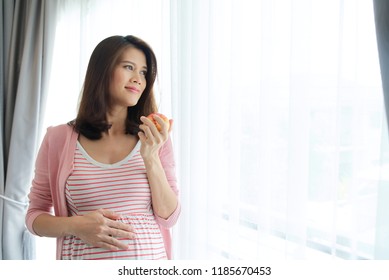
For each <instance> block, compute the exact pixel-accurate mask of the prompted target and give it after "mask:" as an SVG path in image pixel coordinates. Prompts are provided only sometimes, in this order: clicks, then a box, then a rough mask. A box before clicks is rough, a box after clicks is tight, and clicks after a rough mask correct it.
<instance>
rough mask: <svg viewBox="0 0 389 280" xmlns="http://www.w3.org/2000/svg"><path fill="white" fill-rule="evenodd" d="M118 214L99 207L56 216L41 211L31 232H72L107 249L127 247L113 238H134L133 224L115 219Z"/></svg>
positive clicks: (53, 235)
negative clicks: (88, 211) (76, 213)
mask: <svg viewBox="0 0 389 280" xmlns="http://www.w3.org/2000/svg"><path fill="white" fill-rule="evenodd" d="M119 218H120V215H119V214H117V213H115V212H113V211H110V210H106V209H99V210H96V211H93V212H90V213H88V214H86V215H84V216H72V217H56V216H52V215H50V214H47V213H43V214H41V215H39V216H38V217H36V218H35V220H34V222H33V224H32V226H33V229H34V232H35V233H36V234H38V235H40V236H46V237H64V236H67V235H74V236H77V237H78V238H80V239H82V240H83V241H84V242H86V243H87V244H89V245H92V246H97V247H101V248H105V249H108V250H119V249H123V250H125V249H128V245H127V244H125V243H122V242H120V241H119V240H118V239H117V238H118V237H124V238H130V239H134V238H135V233H134V232H133V230H134V229H133V227H132V226H130V225H127V224H124V223H122V222H118V221H116V220H117V219H119Z"/></svg>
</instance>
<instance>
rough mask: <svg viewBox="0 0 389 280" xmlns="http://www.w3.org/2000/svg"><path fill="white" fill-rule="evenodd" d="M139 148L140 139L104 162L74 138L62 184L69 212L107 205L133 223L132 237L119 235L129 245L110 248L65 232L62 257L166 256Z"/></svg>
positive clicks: (92, 209) (124, 219)
mask: <svg viewBox="0 0 389 280" xmlns="http://www.w3.org/2000/svg"><path fill="white" fill-rule="evenodd" d="M139 149H140V142H138V143H137V145H136V146H135V148H134V149H133V151H132V152H131V153H130V154H129V155H128V156H127V157H126V158H124V159H123V160H121V161H119V162H117V163H114V164H104V163H100V162H97V161H96V160H94V159H93V158H92V157H91V156H89V155H88V153H87V152H86V151H85V150H84V149H83V147H82V146H81V144H80V143H79V142H77V147H76V150H75V157H74V169H73V172H72V173H71V174H70V176H69V178H68V180H67V182H66V187H65V194H66V200H67V206H68V211H69V216H76V215H85V214H86V213H88V212H91V211H94V210H97V209H100V208H104V209H109V210H112V211H115V212H117V213H119V214H121V215H122V218H121V221H122V222H123V223H128V224H131V225H132V226H134V228H135V233H136V238H135V239H133V240H131V239H123V238H121V239H120V240H121V242H124V243H127V244H128V245H129V249H128V250H119V251H110V250H107V249H102V248H98V247H93V246H90V245H88V244H86V243H85V242H83V241H82V240H81V239H79V238H77V237H75V236H67V237H65V240H64V241H63V250H62V259H64V260H67V259H68V260H69V259H166V251H165V247H164V242H163V238H162V235H161V232H160V229H159V226H158V224H157V222H156V220H155V217H154V214H153V209H152V205H151V191H150V186H149V183H148V179H147V174H146V168H145V166H144V163H143V159H142V157H141V155H140V152H139Z"/></svg>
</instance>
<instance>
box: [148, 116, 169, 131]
mask: <svg viewBox="0 0 389 280" xmlns="http://www.w3.org/2000/svg"><path fill="white" fill-rule="evenodd" d="M154 115H158V116H159V117H160V118H161V119H162V120H163V121H164V122H165V123H166V125H167V129H168V130H169V126H170V122H169V119H168V117H166V116H165V115H164V114H161V113H151V114H150V115H148V116H147V118H148V119H150V120H151V121H153V123H154V124H155V126H156V127H157V129H158V131H161V130H162V127H161V126H160V124H159V123H158V122H157V121H156V120H155V119H154Z"/></svg>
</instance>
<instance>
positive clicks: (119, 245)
mask: <svg viewBox="0 0 389 280" xmlns="http://www.w3.org/2000/svg"><path fill="white" fill-rule="evenodd" d="M97 245H98V246H99V247H101V248H105V249H108V250H113V251H116V250H127V249H128V244H126V243H123V242H121V241H119V240H118V239H117V238H116V237H113V236H109V235H107V236H104V237H103V238H102V239H101V241H100V242H99V243H98V244H97Z"/></svg>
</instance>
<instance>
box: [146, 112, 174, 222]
mask: <svg viewBox="0 0 389 280" xmlns="http://www.w3.org/2000/svg"><path fill="white" fill-rule="evenodd" d="M155 119H156V121H157V122H158V123H159V124H160V125H161V128H162V129H161V132H159V131H158V129H157V128H156V126H155V125H154V124H153V122H152V121H151V120H149V119H148V118H146V117H141V121H142V122H143V124H142V125H140V129H141V130H142V132H139V134H138V135H139V139H140V141H141V143H142V146H141V150H140V152H141V155H142V158H143V161H144V163H145V167H146V172H147V177H148V180H149V185H150V189H151V199H152V204H153V210H154V213H155V214H156V215H158V216H159V217H161V218H163V219H168V218H169V217H170V216H171V215H172V214H173V213H174V212H175V210H176V209H177V206H178V199H177V194H176V192H175V191H174V190H173V189H172V186H170V184H169V182H168V179H167V177H166V173H165V170H164V168H163V165H162V163H161V159H160V156H159V152H160V149H161V148H162V146H163V145H164V144H165V143H166V141H168V138H169V133H170V131H171V128H172V124H173V121H172V120H170V126H169V128H168V127H167V125H166V124H165V123H164V121H163V120H162V119H161V118H160V117H159V116H155Z"/></svg>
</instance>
